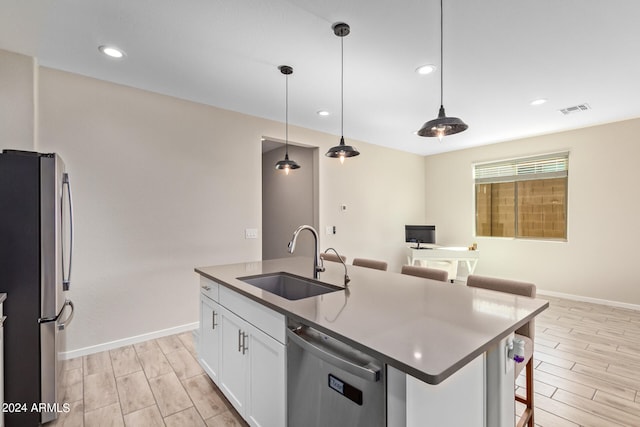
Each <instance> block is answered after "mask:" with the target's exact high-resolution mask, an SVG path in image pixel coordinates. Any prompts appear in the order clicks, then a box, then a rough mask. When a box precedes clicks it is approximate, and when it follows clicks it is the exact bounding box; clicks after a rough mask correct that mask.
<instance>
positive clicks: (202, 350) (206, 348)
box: [198, 295, 220, 384]
mask: <svg viewBox="0 0 640 427" xmlns="http://www.w3.org/2000/svg"><path fill="white" fill-rule="evenodd" d="M219 323H220V306H219V305H218V303H217V302H215V301H213V300H211V299H209V298H207V297H206V296H204V295H202V296H200V343H199V354H198V358H199V359H200V365H202V367H203V368H204V370H205V371H206V372H207V373H208V374H209V376H210V377H211V379H212V380H213V381H214V382H215V383H216V384H217V383H218V376H219V368H220V325H219Z"/></svg>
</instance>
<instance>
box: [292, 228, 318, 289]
mask: <svg viewBox="0 0 640 427" xmlns="http://www.w3.org/2000/svg"><path fill="white" fill-rule="evenodd" d="M302 230H309V231H310V232H311V234H313V239H314V241H315V246H314V249H313V278H314V279H318V278H319V273H320V272H321V271H324V266H323V265H322V264H321V263H320V243H319V239H318V232H317V231H316V230H315V228H313V227H312V226H310V225H301V226H300V227H298V228H297V229H296V231H294V232H293V238H291V241H290V242H289V245H288V247H289V253H290V254H292V253H293V251H295V250H296V240H298V234H300V232H301V231H302Z"/></svg>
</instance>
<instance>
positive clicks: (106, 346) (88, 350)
mask: <svg viewBox="0 0 640 427" xmlns="http://www.w3.org/2000/svg"><path fill="white" fill-rule="evenodd" d="M199 325H200V323H199V322H194V323H187V324H186V325H180V326H175V327H173V328H168V329H161V330H159V331H154V332H149V333H146V334H142V335H136V336H133V337H128V338H123V339H121V340H115V341H109V342H106V343H103V344H97V345H92V346H89V347H83V348H79V349H77V350H71V351H67V352H64V353H61V354H60V357H61V358H62V359H74V358H76V357H81V356H86V355H88V354H94V353H99V352H101V351H106V350H113V349H114V348H118V347H123V346H125V345H131V344H137V343H139V342H143V341H148V340H151V339H154V338H161V337H166V336H168V335H174V334H179V333H182V332H189V331H192V330H194V329H197V328H198V326H199Z"/></svg>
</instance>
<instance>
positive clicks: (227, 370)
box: [218, 310, 248, 415]
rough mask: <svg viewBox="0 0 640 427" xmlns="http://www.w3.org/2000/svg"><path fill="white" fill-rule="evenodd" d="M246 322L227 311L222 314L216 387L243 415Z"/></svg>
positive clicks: (245, 379) (246, 378)
mask: <svg viewBox="0 0 640 427" xmlns="http://www.w3.org/2000/svg"><path fill="white" fill-rule="evenodd" d="M247 325H248V324H247V322H245V321H243V320H242V319H241V318H239V317H238V316H236V315H234V314H233V313H231V312H230V311H228V310H224V311H223V313H222V344H221V346H220V350H221V352H220V353H221V357H220V359H221V362H222V371H221V373H220V383H219V384H218V386H219V387H220V389H221V390H222V392H223V393H224V394H225V396H227V398H228V399H229V401H230V402H231V404H232V405H233V406H234V407H235V408H236V410H237V411H238V412H239V413H240V414H243V415H244V414H245V412H246V410H245V409H244V408H245V404H246V401H247V393H246V389H247V380H248V375H247V374H248V372H247V369H246V365H247V357H245V356H246V352H247V349H246V348H247V347H246V338H247V335H248V333H247V332H245V331H246V330H247V329H248V327H247Z"/></svg>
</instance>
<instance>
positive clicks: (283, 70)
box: [276, 65, 300, 175]
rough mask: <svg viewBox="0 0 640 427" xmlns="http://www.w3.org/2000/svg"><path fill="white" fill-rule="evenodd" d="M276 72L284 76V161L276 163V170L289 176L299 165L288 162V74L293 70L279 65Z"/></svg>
mask: <svg viewBox="0 0 640 427" xmlns="http://www.w3.org/2000/svg"><path fill="white" fill-rule="evenodd" d="M278 70H280V72H281V73H282V74H284V75H285V113H284V117H285V139H284V160H280V161H279V162H278V163H276V169H278V170H283V171H284V173H285V174H287V175H289V171H290V170H291V169H300V165H299V164H297V163H296V162H295V161H294V160H289V74H293V68H291V67H290V66H288V65H281V66H279V67H278Z"/></svg>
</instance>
